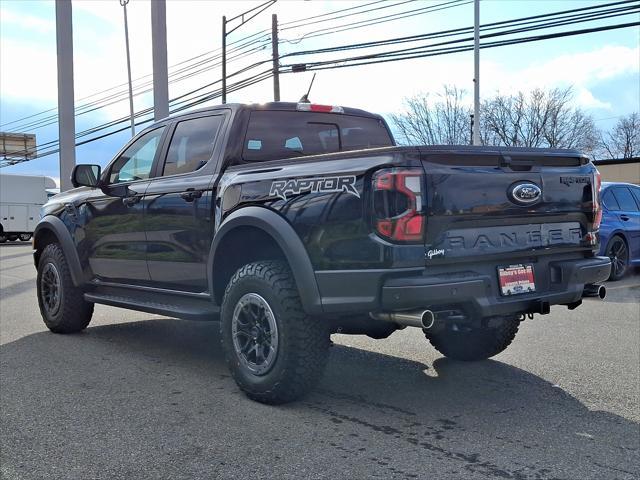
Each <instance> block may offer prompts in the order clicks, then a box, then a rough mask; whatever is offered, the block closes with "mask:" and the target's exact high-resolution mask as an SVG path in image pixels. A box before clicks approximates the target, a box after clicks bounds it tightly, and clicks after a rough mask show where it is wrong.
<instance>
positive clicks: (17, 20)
mask: <svg viewBox="0 0 640 480" xmlns="http://www.w3.org/2000/svg"><path fill="white" fill-rule="evenodd" d="M0 22H2V23H4V24H7V25H15V26H17V27H20V28H22V29H25V30H32V31H35V32H37V33H50V32H53V31H55V23H54V21H53V20H48V19H44V18H40V17H34V16H33V15H18V14H17V13H15V12H13V11H11V10H9V9H7V8H0Z"/></svg>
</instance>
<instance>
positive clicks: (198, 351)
mask: <svg viewBox="0 0 640 480" xmlns="http://www.w3.org/2000/svg"><path fill="white" fill-rule="evenodd" d="M608 287H609V295H608V297H607V299H606V300H605V301H604V302H600V301H596V300H587V301H586V302H585V304H584V305H583V306H582V307H581V308H579V309H577V310H574V311H568V310H566V309H564V308H561V307H555V308H554V309H552V313H551V314H550V315H547V316H544V317H540V316H536V318H534V319H533V320H527V321H525V322H524V323H523V324H522V326H521V330H520V332H519V334H518V336H517V337H516V340H515V342H514V344H513V345H512V346H511V347H510V348H509V349H508V350H507V351H506V352H504V353H502V354H501V355H499V356H497V357H495V359H494V360H489V361H485V362H477V363H470V364H464V363H457V362H453V361H449V360H447V359H445V358H442V357H441V356H440V355H439V354H438V353H437V352H436V351H435V350H434V349H433V348H431V346H430V345H429V344H428V342H427V341H426V340H425V339H424V337H423V336H422V334H421V332H419V331H418V330H414V329H406V330H404V331H401V332H398V333H395V334H394V335H392V336H391V337H390V338H388V339H386V340H378V341H376V340H371V339H368V338H366V337H347V336H334V338H333V340H334V342H335V346H334V347H333V348H332V352H331V359H330V362H329V366H328V368H327V371H326V373H325V376H324V379H323V381H322V383H321V385H320V387H319V388H318V389H317V391H316V392H314V393H313V394H312V395H311V396H309V397H308V398H306V399H305V400H303V401H301V402H298V403H294V404H291V405H286V406H282V407H269V406H265V405H261V404H257V403H255V402H252V401H250V400H248V399H246V398H245V397H244V396H243V395H242V394H241V393H240V391H239V390H238V388H237V387H236V385H235V383H234V382H233V380H232V379H231V378H230V376H229V374H228V372H227V370H226V368H225V366H224V363H223V360H222V357H221V352H220V348H219V346H218V343H219V336H218V327H217V324H215V323H197V322H186V321H180V320H175V319H168V318H164V317H158V316H154V315H149V314H145V313H137V312H130V311H126V310H121V309H116V308H110V307H104V306H97V307H96V311H95V314H94V318H93V321H92V323H91V325H90V326H89V328H88V329H87V330H86V331H84V332H83V333H80V334H75V335H66V336H63V335H54V334H52V333H49V332H48V331H47V330H46V329H45V327H44V324H43V323H42V321H41V320H40V315H39V312H38V308H37V302H36V296H35V269H34V267H33V263H32V257H31V250H30V246H28V245H27V244H24V243H23V244H19V243H16V244H4V245H1V246H0V288H1V290H0V345H1V346H0V415H1V416H0V477H1V478H2V479H14V478H16V479H18V478H19V479H42V478H47V479H58V478H60V479H67V478H68V479H120V478H122V479H134V478H135V479H139V478H141V479H146V478H150V479H151V478H152V479H160V478H163V479H164V478H167V479H169V478H170V479H181V478H197V479H205V478H211V479H214V478H216V479H217V478H270V479H281V478H282V479H284V478H291V479H301V478H331V479H361V478H362V479H364V478H384V479H387V478H398V479H405V478H407V479H410V478H429V479H487V478H499V479H504V478H506V479H598V480H600V479H637V478H638V477H639V476H640V453H639V452H640V424H639V422H640V305H639V298H640V277H638V276H637V275H636V276H633V277H630V278H627V279H626V280H624V281H623V282H618V283H614V284H610V285H608Z"/></svg>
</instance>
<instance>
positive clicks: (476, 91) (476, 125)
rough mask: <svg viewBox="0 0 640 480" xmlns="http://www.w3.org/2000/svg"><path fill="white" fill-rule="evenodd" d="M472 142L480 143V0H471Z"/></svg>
mask: <svg viewBox="0 0 640 480" xmlns="http://www.w3.org/2000/svg"><path fill="white" fill-rule="evenodd" d="M473 20H474V28H473V71H474V78H473V144H474V145H480V0H474V2H473Z"/></svg>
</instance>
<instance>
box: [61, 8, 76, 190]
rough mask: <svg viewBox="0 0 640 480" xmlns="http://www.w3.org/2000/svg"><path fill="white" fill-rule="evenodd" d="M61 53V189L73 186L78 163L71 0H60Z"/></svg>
mask: <svg viewBox="0 0 640 480" xmlns="http://www.w3.org/2000/svg"><path fill="white" fill-rule="evenodd" d="M56 50H57V53H58V62H57V63H58V65H57V66H58V136H59V138H60V153H59V155H60V191H61V192H64V191H65V190H68V189H69V188H71V172H72V171H73V167H75V166H76V119H75V112H74V93H73V20H72V10H71V0H56Z"/></svg>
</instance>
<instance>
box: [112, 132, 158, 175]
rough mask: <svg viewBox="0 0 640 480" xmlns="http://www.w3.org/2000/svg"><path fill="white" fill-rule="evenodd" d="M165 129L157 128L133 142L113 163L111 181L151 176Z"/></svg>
mask: <svg viewBox="0 0 640 480" xmlns="http://www.w3.org/2000/svg"><path fill="white" fill-rule="evenodd" d="M163 131H164V127H161V128H156V129H155V130H152V131H150V132H148V133H145V134H144V135H142V136H141V137H140V138H138V139H137V140H136V141H135V142H133V143H132V144H131V145H130V146H129V148H127V149H126V150H125V151H124V153H123V154H122V155H120V156H119V157H118V159H117V160H116V161H115V162H114V163H113V165H112V167H111V171H110V172H109V183H122V182H131V181H134V180H145V179H147V178H149V175H150V174H151V167H152V165H153V159H154V157H155V156H156V151H157V150H158V146H159V144H160V139H161V138H162V132H163Z"/></svg>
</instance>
